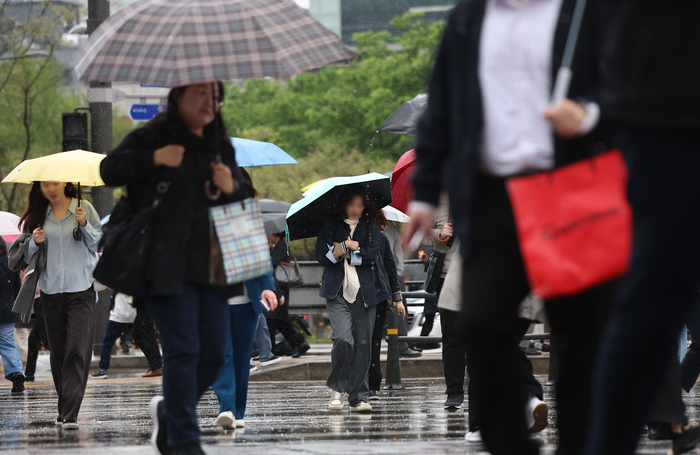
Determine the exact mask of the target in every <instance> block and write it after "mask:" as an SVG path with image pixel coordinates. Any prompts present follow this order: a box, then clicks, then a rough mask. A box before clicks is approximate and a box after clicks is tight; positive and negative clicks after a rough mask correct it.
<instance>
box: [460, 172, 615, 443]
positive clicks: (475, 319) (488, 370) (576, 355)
mask: <svg viewBox="0 0 700 455" xmlns="http://www.w3.org/2000/svg"><path fill="white" fill-rule="evenodd" d="M474 202H475V203H474V211H473V217H472V238H471V241H470V245H471V249H470V250H469V251H468V254H467V255H465V259H464V270H463V311H462V333H463V334H464V342H465V347H466V350H467V358H468V359H469V377H470V387H473V388H474V391H475V393H473V394H472V396H471V399H472V401H473V405H474V406H475V408H476V409H477V410H478V413H479V417H478V418H479V421H480V430H481V435H482V437H483V440H484V444H485V445H486V447H487V449H488V451H489V452H491V453H492V454H494V455H520V454H523V455H530V454H533V455H534V454H537V453H538V447H537V443H536V442H534V441H532V440H530V438H529V433H528V428H527V424H526V420H525V412H524V409H525V405H526V403H527V401H528V399H529V397H528V386H527V385H528V381H529V380H530V378H529V377H528V375H527V371H526V370H525V369H523V368H522V355H523V353H522V350H521V349H520V346H519V343H520V341H521V339H522V335H523V322H522V319H521V318H520V317H519V315H518V307H519V305H520V303H521V302H522V301H523V300H524V299H525V297H526V296H527V294H528V293H529V292H530V287H529V285H528V281H527V278H526V275H525V269H524V265H523V260H522V257H521V255H520V249H519V245H518V239H517V235H516V230H515V222H514V219H513V211H512V208H511V205H510V200H509V198H508V194H507V191H506V188H505V180H503V179H494V178H490V177H486V176H479V178H478V181H477V186H476V194H475V197H474ZM614 292H615V285H614V283H609V284H605V285H603V286H600V287H597V288H594V289H591V290H588V291H586V292H584V293H582V294H579V295H576V296H573V297H567V298H562V299H557V300H553V301H548V302H546V309H547V313H548V316H549V319H550V323H551V326H552V337H553V338H554V342H553V344H554V345H555V346H558V350H559V352H558V354H559V356H560V357H559V358H560V363H559V382H558V385H557V389H556V394H557V396H556V398H557V418H558V422H557V424H558V428H559V440H560V444H559V450H558V454H560V455H563V454H578V453H581V451H582V449H583V445H584V440H585V432H586V427H587V422H588V413H589V399H590V379H591V370H592V366H593V358H594V353H595V349H596V347H597V344H598V339H599V337H600V332H601V331H602V327H603V325H604V322H605V318H606V316H607V313H608V311H609V308H610V306H611V305H612V302H613V297H614Z"/></svg>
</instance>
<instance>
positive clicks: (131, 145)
mask: <svg viewBox="0 0 700 455" xmlns="http://www.w3.org/2000/svg"><path fill="white" fill-rule="evenodd" d="M155 134H156V132H155V131H153V130H152V129H151V128H147V127H142V128H138V129H136V130H134V131H132V132H131V133H129V134H128V135H127V136H126V137H125V138H124V140H122V142H121V143H120V144H119V145H118V146H117V148H116V149H114V151H113V152H112V153H110V154H109V155H107V158H105V159H104V160H103V161H102V163H101V164H100V174H101V175H102V180H104V182H105V183H106V184H107V185H108V186H123V185H132V184H134V183H137V182H141V181H143V180H146V179H147V178H148V176H149V175H151V174H152V173H153V172H154V170H155V168H156V166H155V163H154V159H153V158H154V157H153V155H154V152H155V150H156V148H157V147H156V146H155V141H154V135H155Z"/></svg>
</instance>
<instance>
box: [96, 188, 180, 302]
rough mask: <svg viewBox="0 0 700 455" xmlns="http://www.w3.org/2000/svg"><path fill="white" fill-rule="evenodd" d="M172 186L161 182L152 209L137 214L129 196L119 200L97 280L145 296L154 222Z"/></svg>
mask: <svg viewBox="0 0 700 455" xmlns="http://www.w3.org/2000/svg"><path fill="white" fill-rule="evenodd" d="M169 187H170V182H160V183H159V184H158V186H157V187H156V193H155V196H154V197H153V203H152V204H151V205H150V207H145V208H143V209H141V210H139V211H137V212H134V210H133V208H132V204H131V203H130V202H129V200H128V199H127V198H126V197H122V198H121V199H120V200H119V202H118V203H117V205H116V206H115V207H114V212H113V213H112V216H111V217H110V219H109V222H108V223H107V224H105V226H104V228H103V236H102V240H101V241H100V247H101V249H102V257H101V258H100V260H99V262H98V263H97V267H95V271H94V272H93V276H94V277H95V279H96V280H97V281H99V282H100V283H102V284H104V285H105V286H107V287H108V288H111V289H112V290H114V291H116V292H121V293H123V294H126V295H130V296H134V297H143V296H144V295H146V291H147V283H148V261H149V259H150V253H151V240H152V237H153V221H154V220H155V217H156V214H157V213H158V208H159V206H160V204H161V202H162V201H163V196H165V193H167V191H168V188H169Z"/></svg>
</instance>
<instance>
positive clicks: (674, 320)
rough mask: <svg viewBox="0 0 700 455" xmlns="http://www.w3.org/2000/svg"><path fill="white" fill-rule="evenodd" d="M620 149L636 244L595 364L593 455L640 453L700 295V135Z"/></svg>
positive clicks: (630, 140) (675, 134) (626, 136)
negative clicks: (657, 398) (649, 417)
mask: <svg viewBox="0 0 700 455" xmlns="http://www.w3.org/2000/svg"><path fill="white" fill-rule="evenodd" d="M616 145H617V146H619V147H620V148H621V149H622V151H623V152H624V153H625V158H626V160H627V164H628V167H629V182H628V197H629V200H630V203H631V205H632V209H633V216H634V237H633V238H634V240H633V242H634V243H633V248H632V263H631V268H630V270H629V273H628V274H627V276H626V277H625V278H623V279H622V281H621V283H620V288H619V292H618V296H617V301H616V303H615V308H614V309H613V312H612V314H611V317H610V319H609V321H608V326H607V328H606V331H605V333H604V335H603V339H602V341H601V343H600V346H599V350H598V354H597V355H598V357H597V360H596V370H595V372H594V376H593V387H592V389H591V390H593V393H592V396H591V416H590V430H589V433H588V438H587V445H586V451H585V453H586V454H587V455H608V454H610V455H631V454H633V453H634V452H635V448H636V446H637V441H638V440H639V436H640V435H641V433H642V428H643V426H644V421H645V419H646V417H647V415H648V414H649V409H650V407H651V402H652V400H653V398H654V396H655V395H656V392H657V390H659V386H660V385H661V381H662V380H663V378H664V375H665V374H666V372H667V371H668V367H669V365H670V362H671V359H672V357H674V356H676V355H677V352H678V334H679V333H680V331H681V328H682V327H683V324H684V323H685V322H686V321H688V318H689V316H690V315H691V312H692V309H693V306H694V303H695V300H696V299H697V295H698V289H700V261H699V260H698V258H700V235H698V233H699V232H700V211H699V210H697V207H698V206H700V181H699V180H698V178H697V169H699V168H700V134H698V133H697V132H694V131H691V130H687V131H686V132H683V131H680V130H678V131H673V130H668V131H664V130H661V129H658V130H655V129H654V128H645V129H643V130H642V129H639V130H634V131H625V132H623V133H622V134H620V135H619V137H618V143H617V144H616ZM650 340H653V342H650Z"/></svg>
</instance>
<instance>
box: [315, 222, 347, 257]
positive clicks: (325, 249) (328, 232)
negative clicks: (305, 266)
mask: <svg viewBox="0 0 700 455" xmlns="http://www.w3.org/2000/svg"><path fill="white" fill-rule="evenodd" d="M333 224H334V223H333V221H332V220H330V219H326V220H325V221H324V222H323V224H322V225H321V230H320V231H319V232H318V237H317V239H316V260H317V261H318V262H319V263H320V264H321V265H323V266H331V265H334V264H337V263H338V261H339V260H340V257H341V256H342V255H343V254H344V252H343V249H342V247H340V245H334V244H333Z"/></svg>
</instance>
